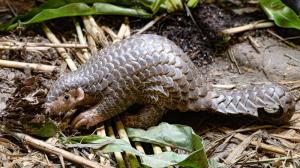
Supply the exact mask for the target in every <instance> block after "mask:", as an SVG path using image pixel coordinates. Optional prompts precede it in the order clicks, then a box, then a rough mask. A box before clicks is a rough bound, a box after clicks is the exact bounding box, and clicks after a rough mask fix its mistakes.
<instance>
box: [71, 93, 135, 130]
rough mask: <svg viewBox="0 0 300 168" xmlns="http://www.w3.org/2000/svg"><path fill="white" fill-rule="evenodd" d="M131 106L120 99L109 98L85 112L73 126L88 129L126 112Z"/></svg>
mask: <svg viewBox="0 0 300 168" xmlns="http://www.w3.org/2000/svg"><path fill="white" fill-rule="evenodd" d="M129 105H130V104H128V105H127V104H126V103H124V102H123V101H121V100H120V99H117V98H115V97H113V96H108V97H106V98H104V99H103V100H102V101H100V102H99V103H97V104H96V105H95V106H93V107H91V108H90V109H88V110H87V111H85V112H82V113H81V114H79V115H78V116H77V117H76V118H75V119H74V120H73V121H72V126H73V127H74V128H79V127H82V126H86V127H87V128H89V127H91V126H95V125H97V124H98V123H100V122H103V121H105V120H107V119H109V118H111V117H113V116H116V115H117V114H119V113H120V112H122V111H124V110H125V109H126V108H127V107H128V106H129Z"/></svg>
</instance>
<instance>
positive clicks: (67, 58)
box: [43, 24, 77, 71]
mask: <svg viewBox="0 0 300 168" xmlns="http://www.w3.org/2000/svg"><path fill="white" fill-rule="evenodd" d="M43 30H44V32H45V34H46V36H47V37H48V39H49V40H50V41H51V42H53V43H56V44H60V41H59V40H58V39H57V37H56V36H55V35H54V34H53V33H52V31H51V30H50V29H49V28H48V27H47V26H46V25H45V24H44V25H43ZM56 50H57V52H58V53H59V54H60V55H61V56H62V57H63V59H64V60H65V61H66V62H67V64H68V66H69V68H70V69H71V71H75V70H76V69H77V67H76V65H75V63H74V62H73V60H72V58H71V56H70V55H69V54H68V53H67V51H66V49H64V48H56Z"/></svg>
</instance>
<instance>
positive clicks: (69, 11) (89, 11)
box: [0, 3, 151, 30]
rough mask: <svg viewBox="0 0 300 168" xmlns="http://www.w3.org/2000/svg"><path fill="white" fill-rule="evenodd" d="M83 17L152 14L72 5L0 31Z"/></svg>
mask: <svg viewBox="0 0 300 168" xmlns="http://www.w3.org/2000/svg"><path fill="white" fill-rule="evenodd" d="M83 15H126V16H137V17H145V18H149V17H151V14H149V13H147V12H146V11H145V10H143V9H138V8H136V9H133V8H126V7H120V6H116V5H112V4H108V3H94V4H93V6H89V5H87V4H85V3H70V4H67V5H64V6H61V7H59V8H55V9H44V10H42V11H40V12H39V13H37V14H36V15H34V16H33V17H32V18H30V19H29V20H23V21H21V22H15V23H13V24H11V25H4V26H0V30H11V29H14V28H15V27H17V26H18V25H19V24H20V25H28V24H32V23H39V22H43V21H46V20H50V19H55V18H60V17H66V16H83Z"/></svg>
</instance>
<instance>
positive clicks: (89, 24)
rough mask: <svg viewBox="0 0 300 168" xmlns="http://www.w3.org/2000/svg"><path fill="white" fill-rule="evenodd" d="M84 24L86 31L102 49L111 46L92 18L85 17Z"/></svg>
mask: <svg viewBox="0 0 300 168" xmlns="http://www.w3.org/2000/svg"><path fill="white" fill-rule="evenodd" d="M82 18H83V23H84V26H85V30H86V31H87V32H88V33H89V34H90V35H91V36H92V37H93V38H94V40H95V41H96V43H97V44H99V45H100V46H102V47H106V46H108V45H109V42H108V40H107V38H106V36H105V34H104V32H103V30H102V29H101V28H100V27H99V26H98V25H97V23H96V21H95V20H94V18H93V17H92V16H83V17H82Z"/></svg>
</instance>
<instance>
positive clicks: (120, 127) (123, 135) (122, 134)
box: [115, 120, 140, 167]
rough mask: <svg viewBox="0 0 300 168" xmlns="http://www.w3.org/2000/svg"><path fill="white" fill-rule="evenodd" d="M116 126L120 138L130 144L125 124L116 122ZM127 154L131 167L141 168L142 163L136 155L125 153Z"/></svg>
mask: <svg viewBox="0 0 300 168" xmlns="http://www.w3.org/2000/svg"><path fill="white" fill-rule="evenodd" d="M115 124H116V127H117V130H118V134H119V136H120V138H121V139H123V140H125V141H127V142H128V143H130V141H129V139H128V136H127V133H126V131H125V128H124V125H123V123H122V122H121V121H120V120H118V121H116V123H115ZM125 154H126V156H127V157H128V160H129V162H130V165H131V167H140V163H139V161H138V160H137V158H136V156H135V155H134V154H132V153H129V152H125Z"/></svg>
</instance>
